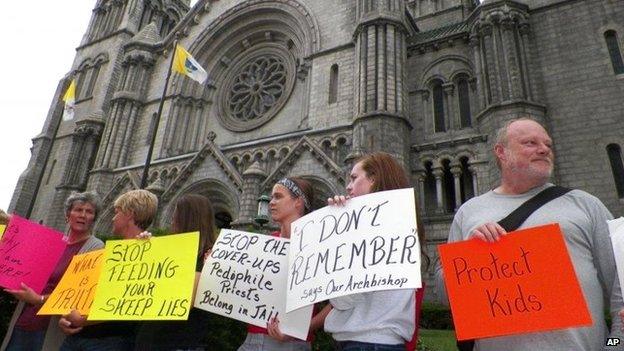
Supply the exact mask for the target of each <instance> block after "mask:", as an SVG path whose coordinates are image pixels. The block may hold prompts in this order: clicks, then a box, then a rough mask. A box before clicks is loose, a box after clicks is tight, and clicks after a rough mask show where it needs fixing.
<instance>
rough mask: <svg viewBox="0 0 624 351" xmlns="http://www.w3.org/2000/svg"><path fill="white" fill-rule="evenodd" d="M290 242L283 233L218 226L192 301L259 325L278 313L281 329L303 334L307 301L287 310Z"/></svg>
mask: <svg viewBox="0 0 624 351" xmlns="http://www.w3.org/2000/svg"><path fill="white" fill-rule="evenodd" d="M289 247H290V241H289V240H288V239H284V238H279V237H273V236H268V235H261V234H254V233H247V232H241V231H235V230H228V229H222V230H221V234H220V235H219V238H218V239H217V241H216V242H215V244H214V246H213V248H212V252H211V253H210V256H209V257H208V259H207V260H206V263H205V264H204V269H203V270H202V274H201V279H200V281H199V285H198V287H197V296H196V298H195V307H197V308H201V309H203V310H206V311H209V312H212V313H217V314H220V315H222V316H226V317H229V318H233V319H237V320H240V321H243V322H247V323H250V324H253V325H257V326H259V327H266V326H267V323H269V322H270V321H271V320H272V319H273V318H276V317H277V318H279V320H280V328H279V329H280V330H281V332H282V333H284V334H287V335H292V336H294V337H297V338H299V339H305V338H306V337H307V335H308V329H309V327H310V318H311V316H312V306H308V307H305V308H301V309H299V310H296V311H293V312H290V313H286V279H287V278H286V275H287V274H288V271H287V266H288V265H287V263H288V262H287V254H288V250H289ZM272 330H273V331H276V330H277V328H276V324H275V323H273V328H272ZM274 335H277V333H274Z"/></svg>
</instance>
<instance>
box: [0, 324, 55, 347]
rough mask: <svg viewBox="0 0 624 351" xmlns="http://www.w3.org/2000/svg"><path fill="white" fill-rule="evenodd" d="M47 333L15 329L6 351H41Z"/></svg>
mask: <svg viewBox="0 0 624 351" xmlns="http://www.w3.org/2000/svg"><path fill="white" fill-rule="evenodd" d="M45 333H46V331H45V330H39V331H28V330H24V329H20V328H19V327H15V328H13V334H11V341H9V345H8V346H7V348H6V351H41V348H42V347H43V339H44V338H45Z"/></svg>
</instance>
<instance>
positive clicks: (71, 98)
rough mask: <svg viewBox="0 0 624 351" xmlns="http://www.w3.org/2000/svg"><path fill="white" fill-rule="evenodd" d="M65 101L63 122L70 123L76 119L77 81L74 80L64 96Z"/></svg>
mask: <svg viewBox="0 0 624 351" xmlns="http://www.w3.org/2000/svg"><path fill="white" fill-rule="evenodd" d="M63 101H65V110H64V111H63V120H64V121H69V120H71V119H74V107H75V105H76V80H75V79H72V81H71V83H70V84H69V88H67V91H65V95H63Z"/></svg>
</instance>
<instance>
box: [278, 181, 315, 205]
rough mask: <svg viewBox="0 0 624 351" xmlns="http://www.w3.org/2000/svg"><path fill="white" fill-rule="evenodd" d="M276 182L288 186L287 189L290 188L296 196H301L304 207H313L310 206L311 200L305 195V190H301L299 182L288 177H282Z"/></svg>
mask: <svg viewBox="0 0 624 351" xmlns="http://www.w3.org/2000/svg"><path fill="white" fill-rule="evenodd" d="M276 184H279V185H283V186H284V187H286V189H288V190H290V192H291V193H292V194H293V195H295V197H300V198H301V200H303V207H305V208H306V209H307V210H311V209H312V207H311V206H310V202H309V201H308V198H307V197H306V196H305V194H304V193H303V191H301V188H299V186H298V185H297V183H295V182H293V181H292V180H290V179H288V178H282V179H280V181H279V182H277V183H276Z"/></svg>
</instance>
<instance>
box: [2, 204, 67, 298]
mask: <svg viewBox="0 0 624 351" xmlns="http://www.w3.org/2000/svg"><path fill="white" fill-rule="evenodd" d="M65 246H66V243H65V241H64V240H63V234H62V233H59V232H57V231H55V230H53V229H50V228H47V227H44V226H42V225H40V224H37V223H33V222H30V221H28V220H26V219H24V218H21V217H19V216H17V215H12V216H11V221H10V222H9V224H8V225H7V228H6V231H5V233H4V235H3V236H2V240H0V286H2V287H5V288H8V289H21V283H22V282H23V283H24V284H26V285H28V286H29V287H30V288H31V289H33V290H34V291H35V292H36V293H37V294H41V291H42V290H43V288H44V287H45V285H46V282H47V281H48V278H50V275H51V274H52V271H53V270H54V268H55V267H56V264H57V263H58V261H59V260H60V259H61V256H62V255H63V251H64V250H65Z"/></svg>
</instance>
